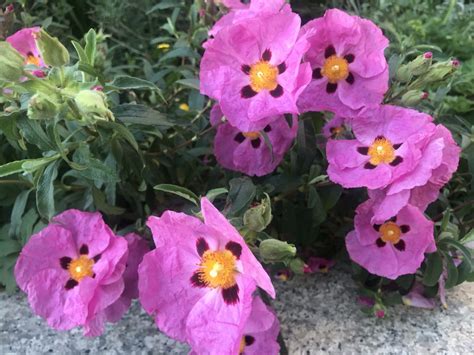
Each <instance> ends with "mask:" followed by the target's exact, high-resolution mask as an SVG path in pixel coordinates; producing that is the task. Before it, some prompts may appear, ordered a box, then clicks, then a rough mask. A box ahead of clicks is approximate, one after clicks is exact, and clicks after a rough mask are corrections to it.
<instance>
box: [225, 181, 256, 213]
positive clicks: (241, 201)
mask: <svg viewBox="0 0 474 355" xmlns="http://www.w3.org/2000/svg"><path fill="white" fill-rule="evenodd" d="M229 186H230V188H229V195H228V196H227V204H228V205H230V208H229V212H228V216H229V217H234V216H236V215H240V214H242V213H243V212H244V211H246V210H247V209H248V207H249V206H250V204H251V203H252V201H253V200H254V198H255V195H256V194H257V188H256V187H255V185H254V184H253V182H252V180H250V179H249V178H248V177H241V178H236V179H232V180H230V182H229Z"/></svg>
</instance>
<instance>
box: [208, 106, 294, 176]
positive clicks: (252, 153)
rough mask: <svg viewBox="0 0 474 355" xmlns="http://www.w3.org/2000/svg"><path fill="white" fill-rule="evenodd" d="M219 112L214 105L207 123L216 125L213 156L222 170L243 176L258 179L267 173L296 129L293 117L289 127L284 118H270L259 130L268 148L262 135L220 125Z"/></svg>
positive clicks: (288, 146)
mask: <svg viewBox="0 0 474 355" xmlns="http://www.w3.org/2000/svg"><path fill="white" fill-rule="evenodd" d="M221 117H223V116H222V111H221V110H220V107H219V106H218V105H215V106H214V108H213V109H212V112H211V122H212V124H214V125H218V126H217V133H216V137H215V139H214V154H215V155H216V158H217V161H218V162H219V164H221V165H222V166H223V167H225V168H227V169H230V170H236V171H240V172H243V173H245V174H247V175H251V176H253V175H256V176H262V175H266V174H269V173H271V172H272V171H274V170H275V169H276V167H277V166H278V165H279V164H280V162H281V161H282V159H283V157H284V155H285V153H286V152H287V151H288V149H289V148H290V146H291V144H292V143H293V141H294V139H295V137H296V133H297V127H298V121H297V119H296V117H293V118H292V121H291V126H290V125H289V124H288V122H287V121H286V119H285V117H284V116H278V117H276V118H272V119H271V123H268V124H267V125H266V126H265V127H263V129H262V130H263V132H265V134H266V135H267V136H268V140H269V142H270V144H271V147H269V146H268V144H267V143H266V142H265V138H264V136H263V134H262V132H260V131H258V130H256V131H250V132H245V131H240V130H239V129H237V128H235V127H233V126H232V125H231V124H230V123H219V122H221Z"/></svg>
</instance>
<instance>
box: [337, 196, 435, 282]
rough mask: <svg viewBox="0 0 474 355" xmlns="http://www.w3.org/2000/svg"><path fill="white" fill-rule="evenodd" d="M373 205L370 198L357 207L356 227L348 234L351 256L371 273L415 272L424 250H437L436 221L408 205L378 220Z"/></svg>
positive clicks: (381, 274) (388, 276)
mask: <svg viewBox="0 0 474 355" xmlns="http://www.w3.org/2000/svg"><path fill="white" fill-rule="evenodd" d="M372 206H373V201H372V200H368V201H366V202H364V203H363V204H361V205H360V206H359V207H357V210H356V216H355V219H354V222H355V230H354V231H352V232H350V233H349V234H348V235H347V238H346V247H347V251H348V252H349V256H350V258H351V259H352V260H353V261H354V262H356V263H357V264H359V265H360V266H362V267H364V268H365V269H367V271H369V272H370V273H372V274H375V275H379V276H383V277H387V278H389V279H392V280H394V279H396V278H397V277H399V276H401V275H405V274H413V273H415V272H416V270H417V269H418V268H419V267H420V265H421V263H422V262H423V260H424V254H425V253H431V252H434V251H436V245H435V243H434V237H433V228H434V227H433V226H434V224H433V222H431V221H429V220H427V219H426V218H425V216H424V215H423V213H421V212H420V210H419V209H417V208H416V207H413V206H411V205H406V206H405V207H404V208H402V209H401V210H400V212H399V213H398V214H397V215H396V216H395V217H392V218H391V219H390V220H386V221H384V222H383V223H380V224H376V223H373V222H371V220H372V216H373V213H372Z"/></svg>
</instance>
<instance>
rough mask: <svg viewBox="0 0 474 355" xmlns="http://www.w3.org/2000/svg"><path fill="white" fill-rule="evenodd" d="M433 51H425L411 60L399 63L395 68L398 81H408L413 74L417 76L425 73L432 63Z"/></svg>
mask: <svg viewBox="0 0 474 355" xmlns="http://www.w3.org/2000/svg"><path fill="white" fill-rule="evenodd" d="M432 58H433V53H431V52H426V53H424V54H422V55H419V56H418V57H416V58H415V59H413V60H412V61H411V62H409V63H407V64H404V65H401V66H400V68H398V70H397V79H398V80H399V81H400V82H408V81H410V80H411V79H412V77H413V76H419V75H423V74H425V73H426V72H427V71H428V70H429V68H430V66H431V63H432Z"/></svg>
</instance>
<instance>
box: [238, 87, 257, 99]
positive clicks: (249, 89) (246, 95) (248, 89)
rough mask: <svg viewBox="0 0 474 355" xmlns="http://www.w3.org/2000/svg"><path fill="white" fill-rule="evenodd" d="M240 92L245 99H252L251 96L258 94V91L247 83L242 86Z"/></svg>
mask: <svg viewBox="0 0 474 355" xmlns="http://www.w3.org/2000/svg"><path fill="white" fill-rule="evenodd" d="M240 94H241V95H242V97H243V98H244V99H250V98H251V97H254V96H255V95H257V92H256V91H254V90H253V89H252V87H251V86H250V85H247V86H244V87H243V88H242V90H241V91H240Z"/></svg>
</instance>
